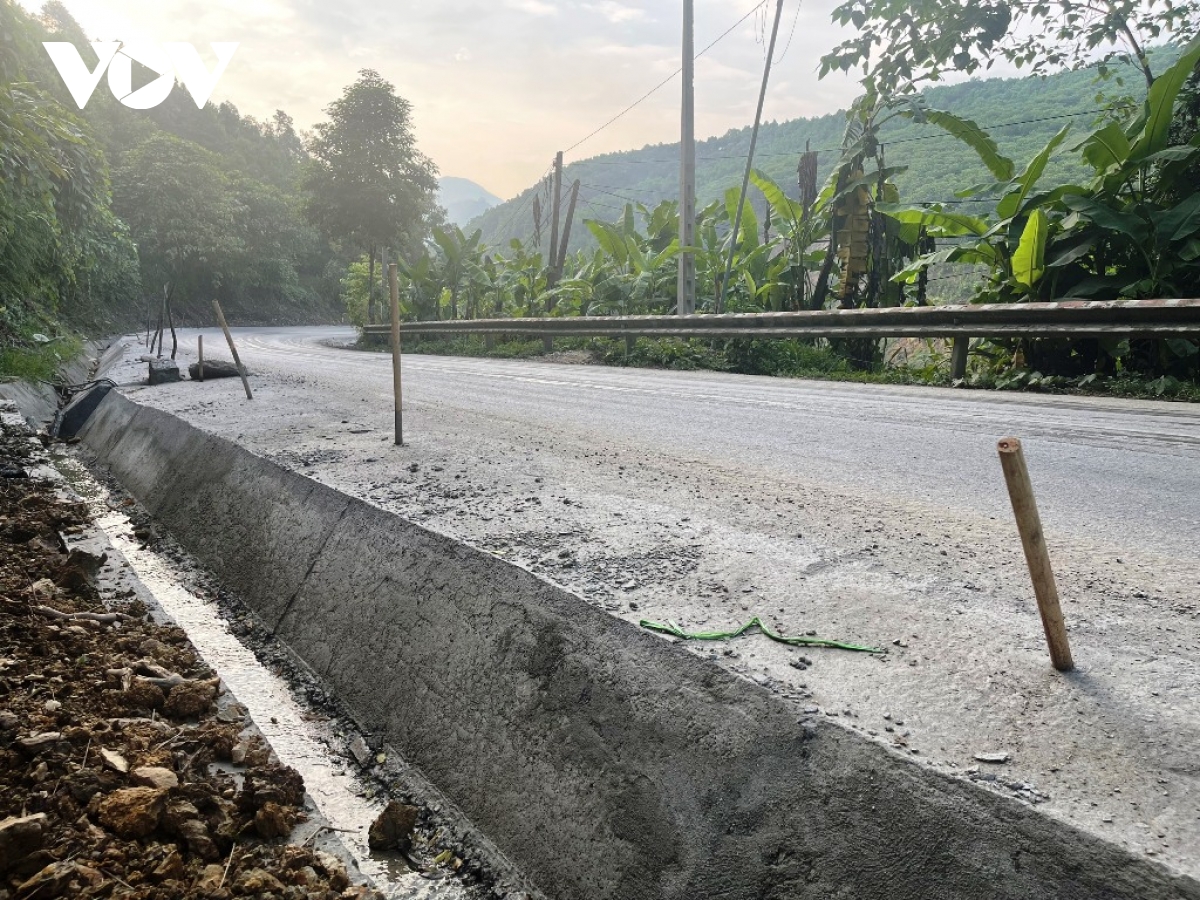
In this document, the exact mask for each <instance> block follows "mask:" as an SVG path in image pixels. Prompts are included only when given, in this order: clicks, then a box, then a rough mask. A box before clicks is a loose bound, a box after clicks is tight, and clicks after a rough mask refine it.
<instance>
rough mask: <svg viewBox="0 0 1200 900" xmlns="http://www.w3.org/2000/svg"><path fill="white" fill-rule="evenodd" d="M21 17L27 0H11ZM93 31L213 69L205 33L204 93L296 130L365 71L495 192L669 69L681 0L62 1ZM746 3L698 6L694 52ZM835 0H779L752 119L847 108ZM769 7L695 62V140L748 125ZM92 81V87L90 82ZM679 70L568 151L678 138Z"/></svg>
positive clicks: (432, 150) (441, 162)
mask: <svg viewBox="0 0 1200 900" xmlns="http://www.w3.org/2000/svg"><path fill="white" fill-rule="evenodd" d="M20 2H21V3H22V4H23V5H25V6H26V7H27V8H29V9H31V10H35V11H36V10H37V9H39V8H40V6H41V0H20ZM63 4H64V6H66V8H67V9H68V10H69V11H70V12H71V14H72V15H73V16H74V17H75V18H76V20H77V21H78V22H79V23H80V24H81V25H82V26H83V28H84V30H85V31H86V32H87V33H88V34H89V35H90V36H91V37H92V39H93V40H123V41H132V40H144V41H156V42H165V41H188V42H191V43H193V44H194V45H195V46H196V47H197V49H199V50H200V51H201V56H202V58H203V59H204V61H205V62H206V63H207V64H209V65H210V66H212V65H214V64H215V62H216V55H215V54H214V53H213V52H212V50H211V48H209V47H208V44H209V42H213V41H236V42H238V43H239V44H240V45H241V46H240V47H239V48H238V51H237V54H236V55H235V56H234V58H233V61H232V62H231V63H230V65H229V68H228V69H227V70H226V72H225V75H224V76H223V77H222V79H221V81H220V83H219V84H218V85H217V88H216V91H215V92H214V94H213V96H212V100H213V101H214V102H218V103H219V102H221V101H224V100H228V101H230V102H232V103H233V104H234V105H235V106H237V107H238V109H239V111H240V112H241V113H242V114H243V115H252V116H255V117H257V118H269V117H270V116H271V115H273V114H274V112H275V110H277V109H282V110H284V111H285V112H287V113H288V114H289V115H291V116H292V117H293V119H295V121H296V125H297V127H298V128H299V129H306V128H309V127H311V126H312V125H313V124H314V123H316V122H318V121H321V120H322V119H323V118H324V109H325V107H326V106H328V104H329V103H331V102H332V101H333V100H335V99H337V97H338V96H340V94H341V92H342V90H343V89H344V88H345V87H346V86H347V85H349V84H350V83H351V82H353V81H354V79H355V77H356V76H357V73H358V71H359V70H360V69H364V68H372V69H375V70H377V71H378V72H379V73H380V74H382V75H383V76H384V77H385V78H386V79H388V80H389V81H390V82H392V84H394V85H395V87H396V91H397V93H398V94H400V96H402V97H404V98H405V99H407V100H408V101H409V102H410V103H411V104H412V107H413V124H414V130H415V133H416V137H417V142H418V145H419V147H420V149H421V150H422V151H423V152H424V153H425V154H426V155H428V156H429V157H431V158H432V159H433V161H434V162H435V163H436V164H437V166H438V168H439V170H440V172H441V174H443V175H454V176H458V177H462V178H469V179H471V180H473V181H476V182H478V183H479V184H481V185H483V186H484V187H485V188H487V189H488V190H489V191H491V192H493V193H495V194H497V195H499V196H501V197H502V198H508V197H511V196H513V195H515V194H517V193H519V192H520V191H521V190H523V189H524V188H526V187H528V186H529V185H531V184H533V183H534V182H535V181H537V180H538V178H540V177H541V176H542V174H543V173H544V172H545V171H546V169H547V167H548V166H549V165H550V163H551V161H552V160H553V157H554V153H555V152H556V151H557V150H565V149H566V148H568V147H570V146H571V145H573V144H575V143H576V142H577V141H579V140H581V139H582V138H584V137H585V136H586V135H588V134H589V133H590V132H592V131H593V130H595V129H596V128H598V127H600V126H601V125H603V124H604V123H605V122H606V121H607V120H609V119H610V118H612V117H613V116H614V115H616V114H617V113H619V112H620V111H621V110H622V109H624V108H625V107H627V106H628V105H629V104H631V103H633V102H634V101H635V100H637V99H638V98H639V97H641V96H642V95H643V94H645V93H646V92H647V91H649V90H650V89H651V88H652V87H654V86H655V85H656V84H658V83H659V82H661V81H662V80H663V79H664V78H666V77H667V76H669V75H670V74H671V73H672V72H674V71H675V70H676V69H678V68H679V66H680V59H681V54H680V33H681V24H680V23H681V11H682V2H681V0H653V2H645V3H636V2H632V0H559V2H550V0H425V2H407V0H402V2H396V0H63ZM757 5H758V0H695V9H696V29H695V32H696V36H695V41H696V49H697V50H700V49H702V48H703V47H705V46H707V45H708V44H709V43H710V42H712V41H713V40H715V39H716V38H717V37H719V36H720V35H721V34H722V32H724V31H725V30H726V29H728V28H729V27H730V26H731V25H733V24H734V23H735V22H737V20H738V19H739V18H741V17H742V16H743V15H745V14H746V13H747V12H749V11H750V10H752V9H754V8H755V7H756V6H757ZM835 5H836V3H835V0H807V2H805V3H803V4H802V5H801V3H800V0H785V2H784V7H783V18H782V24H781V26H780V35H779V43H778V47H777V49H776V53H775V60H776V62H775V64H774V68H773V71H772V75H771V84H770V89H769V91H768V95H767V101H766V105H765V108H764V113H763V118H764V120H765V121H771V120H780V121H782V120H786V119H794V118H798V117H803V116H814V115H821V114H824V113H827V112H832V111H834V110H836V109H838V108H839V107H844V106H846V105H847V104H848V103H849V102H850V101H851V100H852V99H853V97H854V95H855V93H856V86H855V84H854V81H853V79H851V78H848V77H845V76H841V75H839V76H830V77H829V78H827V79H825V80H824V81H818V79H817V67H818V63H819V59H820V56H821V54H822V53H823V52H825V51H826V50H828V49H829V48H830V47H832V46H833V45H834V44H836V43H837V42H838V41H839V40H841V39H842V35H843V32H842V31H841V29H839V28H838V27H837V26H835V25H833V24H832V23H831V22H830V19H829V13H830V11H831V10H832V9H833V7H834V6H835ZM774 8H775V4H774V3H770V2H768V3H766V4H763V5H762V8H761V9H759V10H758V12H757V13H755V14H754V15H751V17H750V18H749V19H747V20H746V21H745V22H744V23H743V24H742V25H740V26H739V27H738V28H736V29H735V30H734V31H733V32H731V33H730V34H729V35H728V36H727V37H725V38H724V39H722V40H721V41H720V43H718V44H717V45H716V46H715V47H713V48H712V49H711V50H710V51H709V52H708V53H707V54H706V55H705V56H704V57H702V58H701V59H700V60H699V62H698V63H697V66H696V135H697V138H699V139H704V138H706V137H711V136H714V135H720V134H724V133H725V132H726V131H728V130H729V129H731V128H740V127H743V126H746V125H749V124H750V123H751V122H752V121H753V118H754V109H755V105H756V103H757V100H758V89H759V84H760V82H761V79H762V69H763V62H764V59H765V55H766V42H767V38H768V37H769V34H770V24H771V22H770V19H771V17H773V15H774ZM101 89H105V84H104V82H101ZM679 96H680V80H679V79H678V78H676V79H674V80H672V81H671V82H670V83H669V84H668V85H666V86H665V87H663V88H662V89H661V90H660V91H659V92H658V93H657V94H655V95H654V96H653V97H651V98H650V99H649V100H647V101H645V102H644V103H642V104H641V105H640V106H638V107H637V108H636V109H634V110H633V111H632V112H630V113H629V114H628V115H626V116H624V117H623V118H621V119H620V120H619V121H617V122H616V123H614V124H612V125H611V126H609V127H607V128H605V129H604V130H603V131H602V132H600V133H599V134H597V135H596V136H595V137H593V138H590V139H589V140H587V141H586V142H584V143H583V144H582V145H580V146H579V147H578V148H577V149H576V150H574V151H572V152H571V153H570V154H568V156H567V161H568V162H570V161H571V160H575V159H583V158H586V157H589V156H594V155H597V154H599V153H607V152H611V151H616V150H628V149H633V148H639V147H642V146H644V145H646V144H657V143H671V142H675V141H678V139H679Z"/></svg>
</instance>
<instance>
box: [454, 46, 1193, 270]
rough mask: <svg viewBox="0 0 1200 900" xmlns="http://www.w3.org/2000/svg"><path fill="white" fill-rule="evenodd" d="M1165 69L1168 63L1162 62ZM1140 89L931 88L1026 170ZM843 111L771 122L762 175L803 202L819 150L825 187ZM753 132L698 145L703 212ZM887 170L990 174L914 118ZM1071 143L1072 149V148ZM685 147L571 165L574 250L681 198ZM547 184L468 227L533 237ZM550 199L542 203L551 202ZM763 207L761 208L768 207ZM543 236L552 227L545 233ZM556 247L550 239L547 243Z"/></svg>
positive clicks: (910, 191)
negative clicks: (637, 208)
mask: <svg viewBox="0 0 1200 900" xmlns="http://www.w3.org/2000/svg"><path fill="white" fill-rule="evenodd" d="M1175 52H1176V51H1174V50H1173V49H1171V48H1165V49H1160V50H1158V51H1157V53H1158V54H1161V56H1162V60H1163V63H1165V62H1167V61H1169V59H1171V58H1173V57H1174V56H1175ZM1163 63H1160V65H1161V64H1163ZM1139 88H1140V82H1138V81H1136V80H1134V79H1132V78H1126V79H1124V83H1123V84H1122V83H1121V81H1120V80H1119V79H1118V78H1114V79H1111V80H1110V81H1108V82H1107V83H1105V84H1097V82H1096V79H1095V75H1094V73H1093V72H1091V71H1080V72H1067V73H1062V74H1059V75H1053V76H1050V77H1047V78H1011V79H990V80H986V81H984V80H972V81H968V82H965V83H962V84H957V85H945V86H939V87H935V88H931V89H929V90H927V91H926V92H925V98H926V101H927V102H928V105H929V106H930V107H931V108H936V109H945V110H949V111H951V112H954V113H956V114H958V115H960V116H965V117H967V118H970V119H973V120H974V121H975V122H976V123H978V124H979V125H980V126H982V127H983V128H984V129H985V130H987V131H989V132H990V133H991V135H992V137H993V138H995V140H996V141H997V143H998V144H999V145H1000V150H1001V152H1002V153H1004V154H1005V155H1006V156H1009V157H1011V158H1012V159H1014V160H1015V161H1016V162H1017V164H1018V165H1024V163H1025V162H1026V161H1028V160H1029V159H1030V158H1031V157H1032V156H1033V155H1034V154H1035V153H1036V152H1037V151H1038V150H1040V149H1041V148H1042V147H1043V146H1044V145H1045V143H1046V142H1047V141H1048V140H1049V139H1050V138H1051V137H1052V136H1053V135H1054V133H1055V132H1057V131H1058V130H1059V129H1060V128H1062V127H1063V126H1064V125H1066V124H1070V125H1071V127H1072V131H1073V132H1075V133H1078V134H1079V135H1080V136H1081V137H1082V136H1083V135H1084V134H1086V133H1087V131H1088V130H1089V128H1090V126H1091V125H1092V124H1093V122H1094V121H1095V119H1096V116H1097V113H1098V109H1099V107H1100V106H1101V105H1102V104H1101V103H1100V102H1098V101H1097V94H1098V93H1099V92H1100V91H1104V92H1106V93H1108V94H1119V93H1121V92H1128V93H1130V94H1133V95H1134V99H1135V100H1138V101H1140V100H1141V98H1142V94H1141V93H1139ZM845 124H846V118H845V111H844V110H839V111H838V112H836V113H830V114H828V115H824V116H820V117H817V118H806V119H793V120H791V121H786V122H765V123H763V125H762V128H761V130H760V132H759V138H758V148H757V151H756V153H755V167H756V168H757V169H759V170H761V171H763V172H765V173H766V174H767V175H769V176H770V177H771V178H773V179H774V180H775V181H776V182H778V183H779V184H780V185H782V186H783V187H784V188H785V189H786V190H787V192H788V194H789V195H790V196H793V197H795V196H797V195H798V189H797V186H796V167H797V164H798V162H799V158H800V154H801V153H803V152H804V149H805V147H806V146H810V147H811V148H812V149H814V150H817V151H819V155H818V179H819V183H823V182H824V179H825V178H826V177H827V176H828V175H829V173H830V171H831V170H832V169H833V167H834V164H835V163H836V162H837V159H838V155H839V147H840V145H841V141H842V134H843V131H844V130H845ZM750 131H751V129H750V127H749V126H747V127H745V128H739V129H732V130H730V131H728V132H726V133H725V134H723V135H721V136H719V137H713V138H709V139H708V140H704V141H698V142H697V146H696V157H697V166H696V195H697V200H698V203H699V205H701V206H703V205H704V204H707V203H709V202H711V201H713V200H715V199H717V198H718V197H720V196H721V195H722V194H723V192H724V191H726V190H728V189H729V188H731V187H736V186H738V185H740V184H741V178H742V172H743V169H744V167H745V163H746V153H747V152H748V149H749V146H750ZM884 136H885V144H884V146H885V152H886V154H887V162H888V164H889V165H892V166H896V165H902V166H907V167H908V170H907V171H906V172H904V173H903V174H902V175H900V176H899V177H898V178H897V179H896V180H897V183H898V186H899V188H900V191H901V197H902V199H904V200H906V201H914V202H915V201H937V200H954V199H955V198H954V192H955V191H959V190H962V189H964V188H967V187H970V186H971V185H974V184H977V183H980V182H983V181H987V180H989V178H988V173H987V170H986V169H985V168H984V167H983V165H982V164H981V163H980V162H979V160H978V158H977V157H976V156H975V155H974V154H973V153H972V152H971V151H970V150H969V149H968V148H967V147H966V146H964V145H963V144H961V143H959V142H958V141H957V140H955V139H954V138H952V137H950V136H949V135H948V134H946V133H945V132H944V131H942V130H941V129H939V128H937V127H935V126H933V125H928V124H916V123H913V122H909V121H906V120H901V121H899V122H896V123H893V124H890V125H888V126H886V127H885V129H884ZM1070 146H1071V141H1070V139H1068V140H1067V141H1066V143H1065V144H1064V147H1070ZM678 158H679V144H678V143H675V144H655V145H647V146H645V147H642V148H641V149H640V150H630V151H627V152H623V153H608V154H604V155H601V156H595V157H592V158H590V159H584V160H580V161H578V162H571V163H568V165H567V166H566V167H565V170H564V176H563V178H564V191H565V190H566V187H567V186H568V185H570V184H571V182H572V181H573V180H574V179H576V178H578V179H579V180H580V181H581V183H582V188H581V191H580V204H579V211H578V212H577V214H576V218H575V223H574V226H573V227H572V247H578V246H584V245H586V243H585V242H587V241H589V240H590V234H589V232H588V231H587V229H586V228H583V227H582V221H583V220H584V219H588V218H590V219H604V220H613V219H615V218H616V217H618V216H619V215H620V213H621V210H622V208H623V207H624V205H625V203H626V202H627V201H636V202H640V203H644V204H646V205H648V206H654V205H655V204H657V203H658V202H660V201H662V200H674V199H676V198H677V197H678V193H679V162H678ZM1072 162H1073V161H1071V160H1070V159H1069V154H1066V153H1063V152H1062V151H1060V152H1059V154H1058V156H1057V158H1056V159H1054V160H1052V162H1051V164H1050V166H1049V167H1048V168H1047V171H1046V174H1045V176H1044V177H1046V178H1047V180H1053V179H1054V178H1056V177H1059V176H1063V177H1066V178H1070V177H1071V176H1072V175H1073V174H1074V173H1075V170H1074V169H1072ZM539 190H544V187H543V185H542V184H539V185H535V186H533V187H530V188H527V189H526V190H525V191H523V192H521V194H519V195H518V196H517V197H515V198H513V199H512V200H509V201H508V202H506V203H504V204H502V205H500V206H497V207H496V208H495V209H492V210H489V211H488V212H487V213H485V214H484V215H482V216H481V217H479V218H477V219H475V220H474V221H472V222H471V223H470V228H469V229H468V230H470V229H474V228H480V229H482V230H483V236H484V240H485V242H487V243H489V244H492V245H503V244H505V243H507V242H508V240H509V239H511V238H514V237H519V238H525V237H528V236H529V235H531V234H532V233H533V214H532V206H533V202H532V201H533V196H534V194H535V193H537V192H538V191H539ZM750 196H751V200H752V201H754V202H756V203H759V204H761V202H762V198H761V195H758V194H757V192H756V191H753V190H752V191H751V193H750ZM545 202H546V198H545V197H543V203H545ZM760 209H761V206H760ZM544 230H545V229H544ZM543 243H548V236H546V237H543Z"/></svg>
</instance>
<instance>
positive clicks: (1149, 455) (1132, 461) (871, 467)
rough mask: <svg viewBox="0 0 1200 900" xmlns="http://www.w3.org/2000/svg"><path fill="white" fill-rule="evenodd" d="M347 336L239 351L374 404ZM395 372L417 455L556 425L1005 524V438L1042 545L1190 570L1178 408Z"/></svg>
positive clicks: (378, 365) (553, 369)
mask: <svg viewBox="0 0 1200 900" xmlns="http://www.w3.org/2000/svg"><path fill="white" fill-rule="evenodd" d="M349 338H350V331H349V330H348V329H328V328H326V329H279V330H252V331H251V333H250V334H248V335H247V338H246V344H247V348H246V352H247V354H248V355H249V356H250V357H251V358H253V359H254V360H255V362H256V363H257V365H259V366H260V367H261V366H263V365H269V366H270V368H271V369H272V370H273V371H281V372H291V373H294V374H304V375H306V376H310V377H320V378H322V379H331V380H335V381H339V382H341V384H343V385H345V386H346V387H347V388H352V387H358V386H362V387H366V386H367V385H368V384H369V385H370V386H371V388H373V390H372V391H371V394H372V396H373V398H374V399H378V400H381V401H382V400H384V399H385V395H386V391H385V392H382V393H381V392H380V391H379V388H380V387H383V388H385V389H387V388H390V383H389V382H388V381H387V375H386V373H381V372H380V370H381V369H387V370H388V371H390V358H388V357H386V356H370V355H366V354H354V355H350V354H348V353H346V352H345V351H341V350H336V349H332V348H330V347H327V346H324V345H323V344H322V343H321V341H323V340H330V339H342V340H346V339H349ZM209 340H210V341H211V340H212V338H211V337H210V339H209ZM210 346H212V345H211V343H210ZM403 372H404V384H405V395H406V399H407V401H408V402H409V403H410V404H413V406H414V409H413V411H412V412H411V414H410V416H409V435H408V437H409V439H410V440H411V441H413V442H414V443H420V441H421V418H420V414H421V413H420V411H421V408H422V407H425V406H437V407H440V408H441V409H443V410H446V409H455V410H461V411H463V412H464V413H469V414H472V415H482V416H494V417H498V418H504V419H507V420H510V421H514V422H520V423H524V424H525V425H526V426H527V427H528V428H529V430H530V433H531V434H536V433H537V432H538V431H539V429H541V428H543V427H546V426H556V427H563V426H566V427H571V428H574V429H577V430H579V431H583V432H586V431H591V432H593V433H594V434H595V440H596V443H597V444H600V443H602V442H603V441H604V440H606V439H607V438H608V437H610V436H613V435H617V436H620V437H621V438H623V439H624V440H627V441H631V442H635V443H637V444H639V445H642V446H644V447H645V448H646V449H647V451H649V452H652V453H655V454H657V455H660V456H662V457H671V456H675V457H678V458H679V460H680V463H681V465H683V464H687V465H692V464H695V463H697V462H699V463H700V464H705V463H712V464H716V465H721V466H727V467H732V468H738V467H741V466H745V467H746V468H747V469H748V470H754V471H756V472H764V471H767V472H770V474H771V475H772V476H773V477H775V478H778V479H781V480H795V479H802V480H806V481H807V480H818V481H820V482H822V483H823V484H825V485H828V486H832V487H836V488H840V489H849V490H854V491H862V492H869V493H875V492H877V493H879V494H880V495H883V496H888V497H892V498H909V499H911V500H913V501H918V502H922V503H930V502H932V503H936V504H939V505H945V506H947V507H949V508H952V509H956V510H961V511H963V512H964V513H966V514H978V513H979V512H980V511H981V510H982V509H985V508H986V509H990V510H992V511H993V512H995V511H996V510H1001V511H1004V510H1005V507H1004V504H1005V502H1007V501H1006V494H1005V493H1004V488H1003V482H1002V479H1001V476H1000V469H999V464H998V460H997V457H996V449H995V448H996V441H997V440H998V439H999V438H1001V437H1005V436H1008V435H1016V436H1018V437H1020V438H1021V439H1022V442H1023V443H1024V445H1025V452H1026V455H1027V458H1028V460H1029V466H1030V470H1031V473H1032V477H1033V480H1034V484H1035V487H1036V489H1037V495H1038V504H1039V508H1040V510H1041V513H1042V516H1043V520H1044V522H1045V525H1046V527H1047V530H1048V531H1049V532H1050V533H1052V534H1056V535H1060V536H1061V535H1065V534H1074V535H1078V536H1080V537H1082V538H1084V539H1086V540H1088V541H1089V542H1097V541H1098V542H1101V543H1108V542H1112V543H1114V544H1118V545H1120V546H1135V547H1141V548H1144V549H1147V550H1149V551H1151V552H1153V553H1162V552H1164V551H1167V552H1169V553H1172V554H1176V553H1177V554H1180V555H1183V556H1188V557H1191V558H1192V559H1193V560H1196V561H1198V562H1200V559H1198V558H1197V553H1198V552H1200V407H1197V406H1194V405H1191V404H1179V403H1166V402H1144V401H1135V400H1108V399H1094V398H1083V397H1054V396H1038V395H1031V394H1008V393H1000V392H985V391H953V390H946V389H938V388H932V389H926V388H914V387H897V386H881V385H867V386H864V385H856V384H847V383H838V382H818V381H800V380H790V379H776V378H759V377H752V376H744V375H725V374H718V373H712V372H686V373H683V372H664V371H654V370H647V369H617V368H607V367H601V366H582V365H570V366H568V365H549V366H548V365H546V364H545V363H539V362H532V363H530V362H519V361H507V360H484V359H466V358H448V357H431V356H423V355H415V354H410V355H408V356H405V357H404V368H403ZM364 379H367V380H366V381H364ZM386 399H388V400H390V396H386ZM1197 569H1200V566H1197Z"/></svg>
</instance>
